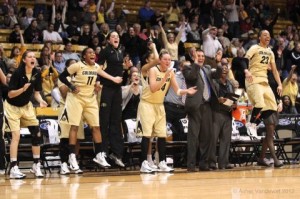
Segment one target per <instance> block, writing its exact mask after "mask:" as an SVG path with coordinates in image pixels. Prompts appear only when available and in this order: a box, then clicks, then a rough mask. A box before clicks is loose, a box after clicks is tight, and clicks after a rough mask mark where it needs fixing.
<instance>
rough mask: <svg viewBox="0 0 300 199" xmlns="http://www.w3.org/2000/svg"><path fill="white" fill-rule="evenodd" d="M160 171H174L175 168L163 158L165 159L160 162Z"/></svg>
mask: <svg viewBox="0 0 300 199" xmlns="http://www.w3.org/2000/svg"><path fill="white" fill-rule="evenodd" d="M158 171H159V172H166V173H168V172H173V171H174V169H173V168H171V167H169V166H168V165H167V163H166V161H164V160H163V161H161V162H160V163H159V164H158Z"/></svg>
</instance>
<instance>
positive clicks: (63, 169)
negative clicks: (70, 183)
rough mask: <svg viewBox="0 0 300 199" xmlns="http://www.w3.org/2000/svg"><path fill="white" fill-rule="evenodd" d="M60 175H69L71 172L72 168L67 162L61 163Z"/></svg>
mask: <svg viewBox="0 0 300 199" xmlns="http://www.w3.org/2000/svg"><path fill="white" fill-rule="evenodd" d="M59 174H60V175H69V174H70V170H69V168H68V164H67V163H66V162H64V163H62V164H61V165H60V172H59Z"/></svg>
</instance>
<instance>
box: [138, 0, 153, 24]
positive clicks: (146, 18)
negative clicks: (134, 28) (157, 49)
mask: <svg viewBox="0 0 300 199" xmlns="http://www.w3.org/2000/svg"><path fill="white" fill-rule="evenodd" d="M153 15H154V11H153V10H152V8H151V2H150V1H149V0H146V1H145V4H144V6H143V7H142V8H140V9H139V14H138V17H139V20H140V24H141V26H142V29H144V28H146V27H148V26H149V25H150V20H151V17H152V16H153Z"/></svg>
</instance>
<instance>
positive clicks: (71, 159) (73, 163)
mask: <svg viewBox="0 0 300 199" xmlns="http://www.w3.org/2000/svg"><path fill="white" fill-rule="evenodd" d="M69 164H70V169H71V170H73V171H76V170H78V169H79V166H78V163H77V160H76V155H75V154H74V153H71V154H70V155H69Z"/></svg>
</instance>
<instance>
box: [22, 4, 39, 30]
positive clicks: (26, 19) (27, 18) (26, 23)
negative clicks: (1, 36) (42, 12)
mask: <svg viewBox="0 0 300 199" xmlns="http://www.w3.org/2000/svg"><path fill="white" fill-rule="evenodd" d="M34 19H35V18H34V17H33V10H32V8H27V10H26V16H25V17H22V18H21V19H20V25H21V27H22V29H23V30H25V29H27V28H28V26H29V25H30V24H31V22H32V20H34Z"/></svg>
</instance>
